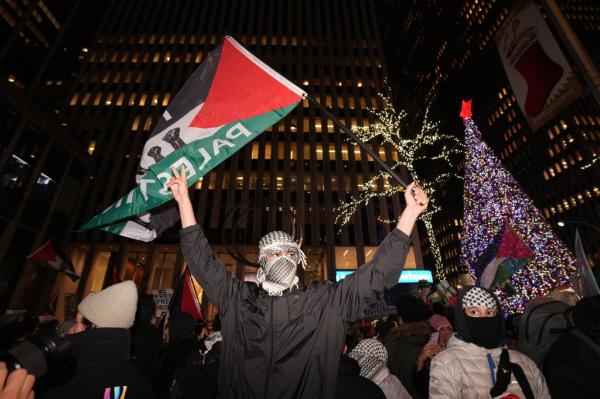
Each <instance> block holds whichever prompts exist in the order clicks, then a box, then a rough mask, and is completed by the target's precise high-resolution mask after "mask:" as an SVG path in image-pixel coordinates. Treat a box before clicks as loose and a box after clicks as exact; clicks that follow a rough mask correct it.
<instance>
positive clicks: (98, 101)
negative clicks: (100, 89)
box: [94, 93, 102, 105]
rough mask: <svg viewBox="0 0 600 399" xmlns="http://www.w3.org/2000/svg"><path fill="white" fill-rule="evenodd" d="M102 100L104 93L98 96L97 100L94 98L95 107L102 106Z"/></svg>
mask: <svg viewBox="0 0 600 399" xmlns="http://www.w3.org/2000/svg"><path fill="white" fill-rule="evenodd" d="M101 99H102V93H98V94H96V98H94V105H100V100H101Z"/></svg>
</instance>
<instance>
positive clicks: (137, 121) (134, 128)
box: [131, 115, 142, 132]
mask: <svg viewBox="0 0 600 399" xmlns="http://www.w3.org/2000/svg"><path fill="white" fill-rule="evenodd" d="M141 118H142V116H141V115H136V116H135V118H133V124H132V125H131V130H132V131H134V132H135V131H137V130H138V128H139V127H140V119H141Z"/></svg>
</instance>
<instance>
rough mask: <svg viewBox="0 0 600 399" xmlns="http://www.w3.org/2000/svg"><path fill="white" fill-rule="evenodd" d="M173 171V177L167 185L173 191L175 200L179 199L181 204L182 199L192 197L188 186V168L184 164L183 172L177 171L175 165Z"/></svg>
mask: <svg viewBox="0 0 600 399" xmlns="http://www.w3.org/2000/svg"><path fill="white" fill-rule="evenodd" d="M171 171H172V172H173V178H171V180H169V182H168V183H167V186H166V187H167V188H169V189H170V190H171V192H172V193H173V198H175V201H177V203H178V204H181V202H182V201H186V200H189V199H190V194H189V192H188V186H187V170H186V169H185V166H182V167H181V173H179V172H177V169H176V168H175V167H171Z"/></svg>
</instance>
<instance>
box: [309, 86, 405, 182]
mask: <svg viewBox="0 0 600 399" xmlns="http://www.w3.org/2000/svg"><path fill="white" fill-rule="evenodd" d="M306 99H307V100H308V101H309V102H310V103H311V104H313V105H314V106H315V107H317V108H318V109H319V110H321V112H322V113H323V115H325V116H326V117H327V118H329V119H331V120H332V121H333V123H334V124H335V125H337V127H339V128H340V129H342V130H343V131H344V133H346V134H347V135H348V136H350V137H351V138H352V140H354V141H355V142H356V144H358V145H359V146H360V147H361V148H362V149H363V150H365V151H366V152H367V154H369V155H370V156H371V158H373V159H374V160H375V162H377V163H378V164H379V166H381V168H382V169H383V170H385V171H386V172H387V173H388V174H389V175H390V176H392V178H393V179H394V180H396V181H397V182H398V183H399V184H400V185H401V186H402V187H404V188H406V186H408V184H407V183H406V182H405V181H404V180H403V179H402V178H401V177H400V176H398V174H397V173H396V172H394V171H393V170H392V168H390V166H389V165H388V164H386V163H385V162H383V161H382V160H381V158H379V155H378V154H377V153H376V152H375V151H373V149H372V148H371V147H369V146H367V145H366V144H365V143H363V142H362V141H360V139H359V138H358V137H356V135H355V134H354V133H353V132H352V131H351V130H350V129H348V128H347V127H346V126H344V124H343V123H342V122H340V121H339V119H338V118H336V117H335V116H334V115H333V114H332V113H331V112H329V110H328V109H327V108H325V107H324V106H323V105H321V103H319V102H318V101H317V100H315V99H314V98H312V97H311V96H308V95H307V96H306Z"/></svg>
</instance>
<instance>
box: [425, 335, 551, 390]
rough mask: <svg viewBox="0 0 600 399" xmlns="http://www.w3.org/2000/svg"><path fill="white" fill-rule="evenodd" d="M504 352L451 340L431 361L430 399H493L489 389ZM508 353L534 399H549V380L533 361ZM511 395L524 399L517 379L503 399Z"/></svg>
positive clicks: (512, 352)
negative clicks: (519, 368)
mask: <svg viewBox="0 0 600 399" xmlns="http://www.w3.org/2000/svg"><path fill="white" fill-rule="evenodd" d="M501 352H502V348H496V349H486V348H483V347H481V346H477V345H475V344H472V343H469V342H465V341H463V340H461V339H459V338H456V336H453V337H451V338H450V341H448V347H447V348H446V349H445V350H444V351H442V352H440V353H439V354H438V355H437V356H436V357H434V358H433V360H432V361H431V371H430V378H429V397H430V398H431V399H435V398H444V399H448V398H449V399H453V398H490V397H491V395H490V389H492V387H493V386H494V381H495V376H496V373H497V367H498V362H499V361H500V353H501ZM508 352H509V354H510V361H511V362H512V363H517V364H518V365H519V366H521V368H522V369H523V372H524V373H525V375H526V376H527V381H528V382H529V386H530V387H531V390H532V391H533V395H534V396H535V398H536V399H546V398H548V399H549V398H550V393H549V392H548V386H547V385H546V380H545V379H544V376H543V375H542V373H541V371H540V370H539V369H538V367H537V366H536V364H535V363H534V362H533V360H531V359H530V358H528V357H527V356H525V355H524V354H522V353H520V352H517V351H513V350H509V351H508ZM488 354H489V355H490V359H488ZM492 373H493V375H494V377H493V379H492ZM509 393H512V394H514V395H517V396H518V397H519V398H525V395H524V394H523V391H522V390H521V387H520V386H519V383H518V382H517V380H516V378H515V376H514V375H513V376H512V377H511V381H510V384H508V387H507V388H506V392H505V393H504V394H503V395H502V396H504V395H507V394H509ZM502 396H500V397H502Z"/></svg>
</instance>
